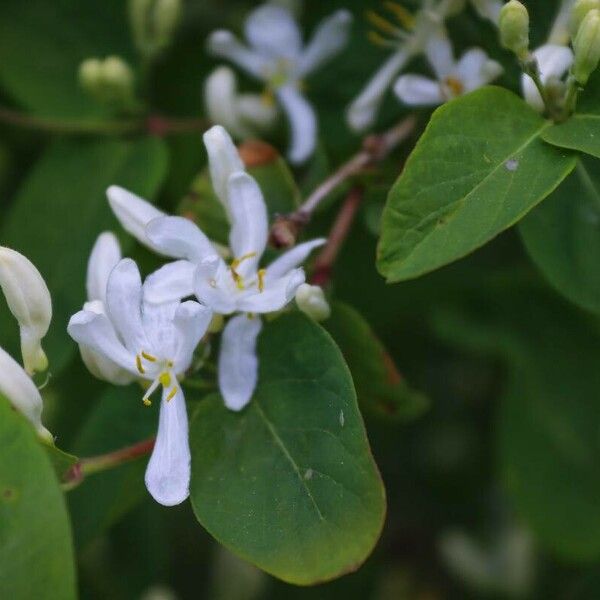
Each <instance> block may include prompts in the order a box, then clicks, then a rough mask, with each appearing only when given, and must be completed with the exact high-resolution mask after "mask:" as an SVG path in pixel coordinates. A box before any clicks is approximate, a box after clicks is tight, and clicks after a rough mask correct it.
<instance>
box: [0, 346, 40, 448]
mask: <svg viewBox="0 0 600 600" xmlns="http://www.w3.org/2000/svg"><path fill="white" fill-rule="evenodd" d="M0 394H1V395H2V396H4V397H5V398H6V399H7V400H8V401H9V402H10V403H11V404H12V405H13V406H14V407H15V408H16V409H17V410H18V411H19V412H20V413H21V414H23V415H24V416H25V417H26V418H27V419H28V420H29V421H30V422H31V423H32V425H33V426H34V427H35V428H36V429H37V431H38V432H39V433H40V435H42V436H43V437H45V438H48V436H49V439H52V436H50V434H49V433H48V430H47V429H46V428H45V427H44V426H43V425H42V408H43V406H42V397H41V396H40V392H39V391H38V389H37V387H36V386H35V384H34V383H33V381H32V380H31V378H30V377H29V376H28V375H27V373H25V371H24V370H23V368H22V367H21V365H20V364H19V363H17V361H16V360H14V359H13V358H12V356H10V354H8V352H6V351H5V350H4V349H3V348H0Z"/></svg>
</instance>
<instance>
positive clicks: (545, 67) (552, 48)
mask: <svg viewBox="0 0 600 600" xmlns="http://www.w3.org/2000/svg"><path fill="white" fill-rule="evenodd" d="M533 56H534V57H535V59H536V60H537V63H538V68H539V71H540V80H541V82H542V84H543V85H544V86H546V85H548V83H550V82H551V81H552V80H555V81H556V82H559V81H561V80H562V78H563V76H564V75H565V74H566V73H567V71H568V70H569V68H570V67H571V64H572V63H573V51H572V50H571V49H570V48H568V47H567V46H559V45H556V44H546V45H544V46H540V47H539V48H538V49H537V50H535V51H534V52H533ZM521 87H522V89H523V97H524V98H525V100H526V101H527V103H528V104H530V105H531V106H532V107H533V108H535V109H536V110H537V111H539V112H544V108H545V107H544V102H543V100H542V97H541V96H540V93H539V92H538V90H537V88H536V86H535V83H533V79H531V77H529V75H525V74H523V75H522V76H521Z"/></svg>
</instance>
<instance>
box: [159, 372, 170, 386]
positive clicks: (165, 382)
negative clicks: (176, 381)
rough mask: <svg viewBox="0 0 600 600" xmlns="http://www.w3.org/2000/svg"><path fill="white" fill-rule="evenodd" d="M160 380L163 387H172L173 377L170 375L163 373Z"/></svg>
mask: <svg viewBox="0 0 600 600" xmlns="http://www.w3.org/2000/svg"><path fill="white" fill-rule="evenodd" d="M158 380H159V381H160V384H161V385H162V386H163V387H169V386H170V385H171V375H169V373H167V372H165V373H161V374H160V376H159V378H158Z"/></svg>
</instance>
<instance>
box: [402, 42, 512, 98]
mask: <svg viewBox="0 0 600 600" xmlns="http://www.w3.org/2000/svg"><path fill="white" fill-rule="evenodd" d="M425 52H426V55H427V59H428V61H429V63H430V65H431V68H432V69H433V71H434V73H435V76H436V80H433V79H430V78H428V77H424V76H423V75H402V76H401V77H400V78H399V79H398V81H397V82H396V83H395V85H394V92H395V93H396V95H397V96H398V98H400V100H402V102H404V103H405V104H408V105H411V106H436V105H438V104H443V103H444V102H447V101H449V100H452V99H454V98H456V97H458V96H462V95H463V94H467V93H469V92H472V91H473V90H476V89H477V88H480V87H482V86H484V85H486V84H488V83H490V82H491V81H492V80H494V79H495V78H496V77H498V76H499V75H500V74H501V73H502V67H501V66H500V64H499V63H497V62H495V61H493V60H490V59H489V57H488V55H487V54H486V53H485V52H484V51H483V50H481V49H480V48H471V49H470V50H467V51H466V52H465V53H464V54H463V55H462V57H461V58H460V59H459V60H458V61H456V60H455V59H454V56H453V50H452V45H451V44H450V40H449V39H448V38H447V37H446V36H445V35H444V36H441V35H440V36H435V37H432V38H431V40H430V41H429V43H428V44H427V48H426V50H425Z"/></svg>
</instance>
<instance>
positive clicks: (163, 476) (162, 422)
mask: <svg viewBox="0 0 600 600" xmlns="http://www.w3.org/2000/svg"><path fill="white" fill-rule="evenodd" d="M168 394H169V390H168V389H165V390H163V399H162V401H161V403H160V416H159V420H158V432H157V434H156V443H155V444H154V450H153V451H152V456H150V461H149V462H148V467H147V468H146V476H145V481H146V487H147V488H148V491H149V492H150V494H151V496H152V497H153V498H154V499H155V500H156V501H157V502H158V503H159V504H162V505H163V506H175V505H176V504H181V503H182V502H183V501H184V500H185V499H186V498H187V497H188V496H189V493H190V492H189V487H190V462H191V457H190V446H189V442H188V417H187V410H186V406H185V398H184V396H183V392H182V391H181V388H180V387H179V386H177V393H176V394H175V396H174V397H173V398H171V400H168V401H167V399H166V398H167V396H168Z"/></svg>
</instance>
